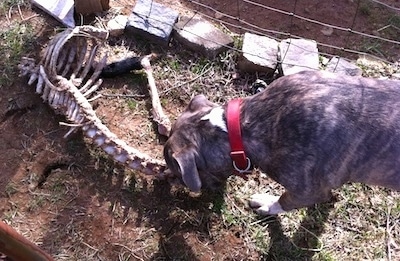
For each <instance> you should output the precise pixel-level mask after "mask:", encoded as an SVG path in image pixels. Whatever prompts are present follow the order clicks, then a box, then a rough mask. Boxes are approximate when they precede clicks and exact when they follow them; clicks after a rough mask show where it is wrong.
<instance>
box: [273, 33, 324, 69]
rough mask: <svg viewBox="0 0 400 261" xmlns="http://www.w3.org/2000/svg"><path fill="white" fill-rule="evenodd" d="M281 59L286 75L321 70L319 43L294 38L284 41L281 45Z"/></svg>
mask: <svg viewBox="0 0 400 261" xmlns="http://www.w3.org/2000/svg"><path fill="white" fill-rule="evenodd" d="M279 59H280V61H281V64H282V72H283V74H284V75H289V74H294V73H298V72H301V71H305V70H319V54H318V47H317V42H316V41H314V40H307V39H292V38H289V39H285V40H282V41H281V42H280V44H279Z"/></svg>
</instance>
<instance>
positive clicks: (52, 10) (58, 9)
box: [32, 0, 75, 28]
mask: <svg viewBox="0 0 400 261" xmlns="http://www.w3.org/2000/svg"><path fill="white" fill-rule="evenodd" d="M32 4H34V5H35V6H37V7H39V8H40V9H42V10H43V11H44V12H46V13H48V14H49V15H51V16H53V17H54V18H55V19H57V20H58V21H59V22H61V23H62V24H64V25H65V26H67V27H72V28H73V27H75V20H74V0H32Z"/></svg>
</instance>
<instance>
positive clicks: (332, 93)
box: [164, 72, 400, 215]
mask: <svg viewBox="0 0 400 261" xmlns="http://www.w3.org/2000/svg"><path fill="white" fill-rule="evenodd" d="M225 108H226V105H222V106H220V105H217V104H215V103H212V102H210V101H208V100H207V99H206V98H205V97H204V96H202V95H199V96H196V97H194V98H193V99H192V101H191V102H190V104H189V105H188V107H187V108H186V110H185V111H184V112H183V114H182V115H181V116H180V117H179V118H178V119H177V120H176V122H175V124H174V126H173V128H172V132H171V135H170V137H169V139H168V141H167V142H166V144H165V147H164V157H165V160H166V162H167V165H168V167H169V169H170V170H171V172H172V173H173V174H174V175H176V176H179V177H181V179H182V180H183V182H184V183H185V185H186V186H188V187H189V188H190V189H191V190H192V191H200V189H201V188H202V187H213V186H214V185H215V184H217V183H220V182H223V181H224V180H226V178H227V177H228V176H229V175H231V174H232V173H233V167H232V159H231V157H230V144H229V140H228V133H227V126H226V112H225ZM240 121H241V132H242V140H243V144H244V150H245V152H246V154H247V156H248V158H249V159H250V160H251V162H252V164H253V166H256V167H258V168H260V169H261V170H262V171H263V172H265V173H267V174H268V175H269V176H270V177H271V178H272V179H274V180H275V181H277V182H279V183H280V184H281V185H283V186H284V187H285V189H286V191H285V192H284V193H283V194H282V195H281V196H280V197H274V196H270V195H267V194H256V195H253V196H252V198H251V199H250V205H251V206H252V207H253V208H255V209H256V211H257V212H258V213H259V214H262V215H267V214H278V213H281V212H283V211H289V210H292V209H295V208H301V207H306V206H310V205H313V204H315V203H321V202H325V201H328V200H329V199H330V197H331V190H332V189H334V188H338V187H340V186H341V185H342V184H344V183H347V182H362V183H365V184H369V185H377V186H383V187H386V188H391V189H394V190H398V191H400V81H394V80H377V79H370V78H363V77H345V76H341V75H335V74H330V73H326V72H301V73H298V74H295V75H290V76H284V77H281V78H279V79H277V80H275V81H274V82H272V83H271V84H270V85H269V86H268V87H267V88H266V89H265V91H263V92H261V93H258V94H256V95H253V96H250V97H247V98H244V99H243V101H242V103H241V107H240Z"/></svg>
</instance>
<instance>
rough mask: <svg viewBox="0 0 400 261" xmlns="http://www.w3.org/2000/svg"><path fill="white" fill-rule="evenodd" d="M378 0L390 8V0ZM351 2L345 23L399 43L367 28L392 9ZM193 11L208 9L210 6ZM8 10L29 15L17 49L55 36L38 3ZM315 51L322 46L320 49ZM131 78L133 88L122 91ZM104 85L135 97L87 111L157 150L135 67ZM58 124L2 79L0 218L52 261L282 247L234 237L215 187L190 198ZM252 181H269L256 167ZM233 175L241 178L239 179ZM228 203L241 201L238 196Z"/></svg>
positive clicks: (254, 252) (342, 4) (304, 27)
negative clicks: (28, 31) (28, 32)
mask: <svg viewBox="0 0 400 261" xmlns="http://www.w3.org/2000/svg"><path fill="white" fill-rule="evenodd" d="M161 2H163V1H161ZM164 2H165V3H166V4H168V5H170V6H173V7H176V8H178V9H182V10H185V9H186V8H189V7H191V8H193V9H196V8H197V7H196V6H195V5H194V4H190V3H187V1H183V2H176V1H164ZM172 2H173V3H172ZM202 2H203V3H205V4H208V5H210V6H213V8H215V9H217V10H223V11H224V12H226V13H228V14H232V15H237V14H238V13H240V17H241V19H244V20H246V21H249V22H251V23H254V24H256V25H258V26H260V27H263V28H268V29H274V30H277V31H278V30H279V31H288V32H291V33H292V34H295V35H302V36H303V37H308V38H311V39H316V40H318V41H320V42H324V43H329V44H332V45H335V46H343V47H345V48H352V49H353V48H356V47H357V49H358V48H359V46H358V45H357V46H356V44H357V43H359V41H358V40H357V39H355V38H353V37H351V36H346V35H345V36H342V35H340V33H339V32H338V31H336V30H334V31H333V33H332V34H330V35H324V34H323V33H321V29H320V28H314V27H313V26H311V25H309V24H307V23H305V22H302V21H293V22H290V21H288V19H283V18H282V17H281V16H279V15H276V14H275V15H274V14H273V13H268V12H266V11H260V10H259V9H255V8H254V7H251V6H250V5H249V4H245V3H244V2H242V3H241V4H240V5H241V6H240V8H241V9H240V10H241V11H240V12H238V11H237V6H236V5H232V4H231V1H209V0H207V1H202ZM293 2H298V3H297V6H296V10H297V11H298V14H300V15H304V16H308V17H310V18H312V19H318V20H321V19H319V18H320V17H321V14H323V15H322V17H323V19H324V20H323V22H325V23H330V24H335V25H340V26H343V27H352V26H351V24H352V23H353V17H354V15H353V14H354V12H355V10H356V9H357V1H351V0H340V1H334V2H332V1H314V0H300V1H293ZM385 2H386V3H388V4H391V5H392V6H394V7H400V1H389V0H387V1H385ZM269 4H270V5H271V6H274V7H276V8H280V9H284V10H287V11H292V10H293V7H291V6H289V5H287V4H286V2H285V1H278V0H277V1H275V0H274V1H269ZM111 5H112V7H117V6H123V7H124V9H123V10H124V11H123V12H128V11H129V10H131V9H132V8H133V6H134V3H133V1H111ZM358 7H359V10H360V6H358ZM361 10H364V11H362V12H361V13H359V15H358V16H357V19H356V20H355V21H354V24H355V26H354V27H353V28H355V29H356V30H360V31H365V32H367V33H370V32H375V33H377V34H380V35H381V36H385V37H389V38H390V37H391V38H393V37H394V38H396V39H395V40H400V39H399V35H400V34H399V32H398V30H397V31H396V30H394V29H393V28H391V29H387V30H381V31H379V32H378V31H377V30H378V29H379V28H382V27H383V26H385V25H387V23H386V22H387V21H388V19H389V18H390V17H389V16H390V15H391V14H390V13H389V12H386V11H384V10H385V9H383V8H382V6H377V5H370V6H366V7H364V9H361ZM202 11H203V12H205V13H208V14H209V15H211V16H215V12H212V11H207V10H205V9H203V10H202ZM376 11H379V12H378V13H377V12H376ZM10 12H11V13H10V14H11V20H23V18H29V22H31V23H32V24H33V25H34V28H35V39H36V40H35V41H34V42H32V43H30V44H31V45H30V47H29V48H28V49H27V50H29V52H28V53H26V54H24V55H29V56H31V57H39V52H40V49H41V48H42V47H43V46H44V45H45V43H46V42H47V41H48V39H49V37H50V36H52V35H54V33H55V30H54V28H56V27H57V26H58V23H57V22H55V21H54V20H53V19H51V18H49V17H48V16H47V15H45V14H44V13H43V12H41V11H40V10H37V9H36V8H33V9H32V10H30V9H29V8H22V9H21V10H20V12H21V13H20V12H19V11H18V10H17V8H14V9H13V10H11V11H10ZM37 15H38V16H37ZM378 16H380V17H381V18H382V20H379V22H378V21H377V22H374V23H372V22H371V19H377V17H378ZM9 21H10V20H9V19H8V18H7V19H6V18H5V15H2V16H1V17H0V22H1V24H3V25H5V24H7V23H8V22H9ZM231 29H232V30H234V31H236V32H237V33H241V32H240V30H237V29H234V28H233V27H232V28H231ZM394 32H396V33H394ZM394 38H393V39H394ZM365 44H367V45H368V44H370V45H371V43H365ZM146 48H147V49H146ZM150 48H157V47H154V46H150V47H149V46H145V47H144V48H143V49H141V51H142V52H145V51H144V50H149V49H150ZM377 49H379V50H378V51H376V52H375V53H374V54H376V55H381V54H382V55H383V58H385V59H387V60H389V61H397V60H398V59H399V58H400V57H399V54H400V52H399V46H398V45H384V46H383V45H382V44H380V45H379V48H377ZM382 50H384V51H382ZM151 51H153V50H151ZM156 51H159V52H161V51H162V49H161V48H160V49H156ZM324 51H326V52H329V53H332V52H331V51H332V50H331V49H329V48H326V49H325V50H324ZM171 52H172V51H171ZM115 55H116V56H118V55H119V56H123V55H124V53H117V52H116V53H115ZM165 56H168V54H165ZM14 71H15V72H17V68H15V70H14ZM155 74H157V71H156V72H155ZM165 75H168V73H165ZM167 77H168V76H165V77H164V78H163V77H161V76H157V75H156V78H157V80H159V81H158V82H157V84H158V87H159V88H160V89H161V90H165V89H168V88H169V87H170V85H169V83H168V79H167ZM214 84H218V83H214ZM132 85H134V86H137V87H138V88H137V89H135V90H132V89H131V88H132V87H131V86H132ZM102 88H103V89H102V93H118V94H132V93H133V94H135V95H136V94H138V96H137V97H138V98H136V99H134V100H129V102H127V101H126V99H124V98H105V97H103V98H101V99H99V100H97V101H96V102H95V106H96V112H97V113H98V115H99V116H100V118H101V119H102V120H103V122H104V123H106V124H107V125H108V127H109V128H110V129H111V130H112V131H113V132H115V133H116V134H117V135H118V136H119V137H121V138H122V139H124V140H125V141H126V142H128V143H129V144H130V145H131V146H133V147H135V148H137V149H139V150H141V151H143V152H145V153H147V154H149V155H151V156H153V157H155V158H158V159H162V147H163V143H164V142H165V138H163V137H160V136H158V135H157V134H156V129H155V127H154V124H153V123H152V121H151V116H150V113H149V104H150V102H149V97H148V95H147V93H146V90H147V83H146V79H145V78H144V77H143V75H142V74H137V75H135V74H132V75H130V76H124V77H121V78H118V79H108V80H106V81H105V83H104V85H103V87H102ZM235 88H240V86H239V87H238V86H236V87H235ZM161 98H162V99H164V97H161ZM189 98H190V95H186V96H185V95H183V96H182V98H181V101H180V102H179V101H178V100H176V101H177V102H176V103H174V104H168V103H163V105H164V106H165V110H166V113H167V114H168V115H169V117H171V119H174V118H176V117H177V116H178V115H179V112H180V111H182V109H183V108H184V106H185V104H186V103H187V102H188V101H189ZM165 100H167V99H166V98H165ZM132 107H133V108H134V109H132ZM63 121H65V119H64V118H63V116H61V115H57V114H55V113H54V111H53V110H52V109H51V108H50V107H49V106H48V105H46V104H44V103H43V102H42V100H41V98H40V97H39V96H38V95H37V94H35V93H34V90H33V87H32V86H28V85H27V79H26V78H15V79H12V84H10V85H5V86H0V133H1V135H0V149H1V153H0V172H1V175H0V213H1V216H2V219H3V221H5V222H6V223H8V224H10V225H11V226H12V227H14V228H15V229H17V230H18V231H19V232H20V233H21V234H22V235H24V236H25V237H27V238H28V239H30V240H31V241H33V242H35V243H36V244H38V245H40V246H41V248H42V249H44V250H45V251H47V252H48V253H50V254H51V255H52V256H54V257H55V259H56V260H260V259H265V260H279V259H276V253H277V252H279V251H282V250H279V249H276V248H274V247H272V248H270V251H271V252H269V253H268V251H267V252H266V253H265V252H264V253H263V252H261V251H260V250H259V249H258V248H257V247H255V246H254V245H255V243H254V242H249V241H248V237H245V236H244V235H243V227H242V225H241V224H237V223H234V222H231V223H229V222H228V221H227V220H228V219H226V218H224V219H223V220H224V222H225V223H223V222H221V219H222V215H223V213H222V212H223V211H222V212H221V208H220V207H221V206H220V205H221V201H223V197H224V195H223V192H207V193H203V194H202V195H191V194H190V193H188V192H187V191H185V190H182V189H180V188H176V187H172V186H171V185H169V184H168V183H167V182H165V181H160V180H156V179H153V178H152V177H148V176H144V175H143V174H141V173H135V172H133V171H131V170H128V169H126V168H125V167H123V166H121V165H119V164H117V163H115V162H113V161H112V160H111V159H109V158H108V157H107V155H106V154H104V153H103V152H101V151H100V150H98V149H96V148H95V147H94V146H93V144H92V143H91V142H90V141H89V140H87V139H86V138H84V137H83V135H82V134H81V133H80V132H78V133H76V134H74V135H73V136H71V137H69V138H68V139H64V138H63V135H64V134H65V133H66V132H67V131H68V127H66V126H60V125H59V122H63ZM250 179H251V180H252V181H253V182H256V183H258V184H261V183H262V184H264V185H265V184H267V181H260V179H259V177H258V176H256V175H253V176H251V178H250ZM234 182H237V183H236V184H239V185H241V184H242V182H244V181H241V180H235V181H234ZM232 197H234V196H232ZM230 202H231V203H232V202H233V203H236V204H240V202H241V204H242V205H245V203H244V199H232V201H230ZM238 202H239V203H238ZM244 209H246V208H245V207H244ZM246 211H250V210H249V209H247V210H246ZM272 220H274V219H272ZM268 222H269V221H267V223H268ZM277 229H278V231H279V228H277ZM315 229H316V230H319V229H322V228H321V227H319V228H315ZM265 240H267V239H265ZM288 245H290V246H292V245H291V243H290V242H289V241H288ZM292 247H293V246H292ZM272 251H276V252H272ZM338 251H339V250H338ZM313 254H314V253H313V252H312V253H308V254H306V255H302V257H301V259H299V260H309V259H310V258H311V257H312V256H313Z"/></svg>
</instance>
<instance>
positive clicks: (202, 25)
mask: <svg viewBox="0 0 400 261" xmlns="http://www.w3.org/2000/svg"><path fill="white" fill-rule="evenodd" d="M174 32H175V38H176V40H178V41H179V42H181V43H182V44H184V45H186V46H187V47H189V48H190V49H192V50H194V51H196V52H200V53H202V54H203V55H205V56H207V57H209V58H214V57H215V56H217V55H218V54H220V53H222V52H224V51H226V50H227V49H228V47H229V46H233V39H232V37H230V36H229V35H227V34H225V33H224V32H222V31H221V30H220V29H218V28H217V27H215V26H214V25H213V24H211V23H210V22H208V21H206V20H204V19H203V18H202V17H201V16H199V15H195V16H194V17H188V16H183V17H181V19H180V21H179V22H178V23H176V25H175V27H174Z"/></svg>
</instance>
